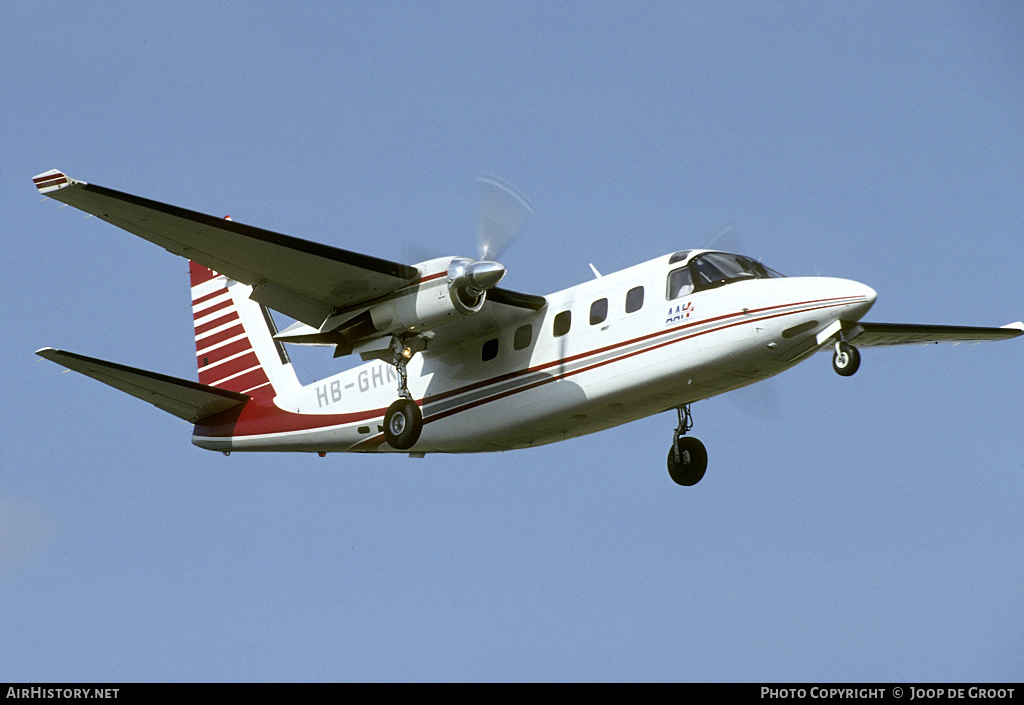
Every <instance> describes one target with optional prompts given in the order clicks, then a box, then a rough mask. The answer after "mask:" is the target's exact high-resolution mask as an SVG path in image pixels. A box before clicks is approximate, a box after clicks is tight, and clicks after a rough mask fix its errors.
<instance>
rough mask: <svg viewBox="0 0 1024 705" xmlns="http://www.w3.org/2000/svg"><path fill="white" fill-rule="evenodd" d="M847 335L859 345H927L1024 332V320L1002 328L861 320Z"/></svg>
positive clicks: (978, 340) (970, 340)
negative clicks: (865, 321) (853, 332)
mask: <svg viewBox="0 0 1024 705" xmlns="http://www.w3.org/2000/svg"><path fill="white" fill-rule="evenodd" d="M853 330H854V331H855V334H854V335H851V336H849V337H848V338H847V340H850V341H851V342H856V345H857V347H873V346H882V345H924V344H927V343H982V342H985V341H989V340H1006V339H1007V338H1016V337H1017V336H1018V335H1022V334H1024V323H1019V322H1018V323H1011V324H1009V325H1005V326H1002V327H1001V328H984V327H980V326H932V325H921V324H918V323H858V324H857V326H856V327H855V328H854V329H853Z"/></svg>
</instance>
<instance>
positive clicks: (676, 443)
mask: <svg viewBox="0 0 1024 705" xmlns="http://www.w3.org/2000/svg"><path fill="white" fill-rule="evenodd" d="M676 412H678V414H679V425H678V426H677V427H676V430H675V432H674V433H673V434H672V447H671V448H670V449H669V451H668V475H669V477H671V478H672V481H673V482H675V483H676V484H677V485H683V486H684V487H689V486H691V485H696V484H697V483H698V482H700V479H701V478H702V477H704V472H705V471H706V470H707V469H708V451H707V449H706V448H704V444H703V443H701V442H700V441H699V440H697V439H696V438H693V437H691V436H687V435H685V434H686V433H687V431H689V430H690V429H691V428H693V417H692V416H691V415H690V405H689V404H683V405H682V406H680V407H678V408H677V409H676Z"/></svg>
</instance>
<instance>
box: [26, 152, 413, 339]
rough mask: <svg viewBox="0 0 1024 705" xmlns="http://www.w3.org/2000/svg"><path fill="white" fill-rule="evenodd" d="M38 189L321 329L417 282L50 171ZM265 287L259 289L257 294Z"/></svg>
mask: <svg viewBox="0 0 1024 705" xmlns="http://www.w3.org/2000/svg"><path fill="white" fill-rule="evenodd" d="M33 181H34V183H35V184H36V186H37V188H39V190H40V192H41V193H43V194H45V195H47V196H49V197H50V198H53V199H54V200H57V201H61V202H62V203H67V204H68V205H71V206H74V207H75V208H78V209H80V210H82V211H85V212H86V213H91V214H92V215H95V216H97V217H99V218H101V219H102V220H105V221H107V222H109V223H111V224H112V225H115V226H117V227H119V228H121V229H123V230H127V231H128V232H130V233H133V234H134V235H138V236H139V237H141V238H143V239H145V240H149V241H150V242H152V243H155V244H157V245H160V246H161V247H163V248H164V249H166V250H167V251H169V252H172V253H173V254H176V255H179V256H181V257H185V258H187V259H191V260H193V261H195V262H198V263H199V264H202V265H203V266H205V267H209V268H210V269H213V270H214V271H216V272H219V273H221V274H224V275H226V276H228V277H230V278H231V279H234V280H236V281H239V282H242V283H243V284H248V285H249V286H252V287H253V288H254V292H253V298H254V299H256V300H257V301H264V300H265V302H266V301H273V304H274V305H273V307H274V308H275V309H276V310H279V311H281V313H284V314H285V315H287V316H291V317H292V318H295V319H296V320H300V321H302V322H304V323H308V324H309V325H313V326H319V325H320V324H321V323H322V322H323V321H324V319H325V318H327V316H328V315H330V313H331V312H332V311H334V310H338V309H345V308H350V307H353V306H357V305H359V304H361V303H364V302H368V301H372V300H374V299H376V298H378V297H380V296H384V295H386V294H389V293H391V292H393V291H395V290H397V289H399V288H401V287H402V286H405V285H407V284H409V283H411V282H413V281H415V280H416V279H417V278H418V277H419V271H418V270H417V269H416V268H415V267H411V266H408V265H405V264H400V263H397V262H391V261H388V260H383V259H379V258H376V257H371V256H369V255H362V254H359V253H356V252H350V251H348V250H342V249H339V248H336V247H331V246H329V245H322V244H319V243H316V242H311V241H309V240H302V239H300V238H297V237H292V236H290V235H282V234H280V233H275V232H272V231H270V230H264V229H262V228H257V227H254V226H251V225H245V224H244V223H239V222H236V221H233V220H228V219H225V218H217V217H215V216H211V215H204V214H202V213H197V212H195V211H190V210H186V209H184V208H179V207H177V206H171V205H168V204H166V203H159V202H157V201H152V200H150V199H147V198H142V197H140V196H133V195H131V194H127V193H122V192H120V191H115V190H113V189H108V188H105V187H103V186H97V185H95V184H87V183H84V182H82V181H75V180H74V179H69V178H68V177H67V176H65V175H64V174H63V173H61V172H59V171H57V170H52V171H48V172H46V173H44V174H40V175H39V176H36V177H35V178H34V179H33ZM261 289H264V290H265V291H264V292H261Z"/></svg>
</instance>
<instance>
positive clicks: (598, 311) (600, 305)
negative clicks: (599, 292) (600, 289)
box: [590, 299, 608, 326]
mask: <svg viewBox="0 0 1024 705" xmlns="http://www.w3.org/2000/svg"><path fill="white" fill-rule="evenodd" d="M606 318H608V299H598V300H597V301H595V302H594V303H592V304H590V325H592V326H596V325H597V324H598V323H604V321H605V319H606Z"/></svg>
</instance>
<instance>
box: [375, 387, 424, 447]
mask: <svg viewBox="0 0 1024 705" xmlns="http://www.w3.org/2000/svg"><path fill="white" fill-rule="evenodd" d="M422 430H423V414H422V413H421V412H420V407H419V406H417V405H416V402H414V401H410V400H409V399H399V400H398V401H396V402H394V403H393V404H392V405H391V406H389V407H388V411H387V413H386V414H384V438H386V439H387V441H388V445H389V446H391V447H392V448H395V449H397V450H406V449H408V448H412V447H413V446H414V445H416V441H418V440H419V439H420V432H421V431H422Z"/></svg>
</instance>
